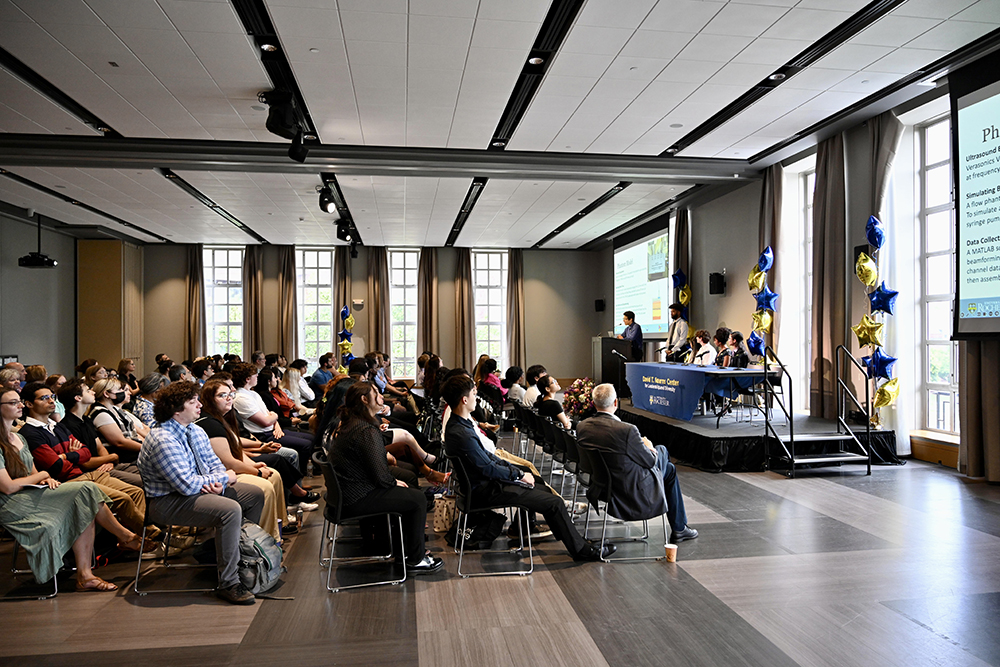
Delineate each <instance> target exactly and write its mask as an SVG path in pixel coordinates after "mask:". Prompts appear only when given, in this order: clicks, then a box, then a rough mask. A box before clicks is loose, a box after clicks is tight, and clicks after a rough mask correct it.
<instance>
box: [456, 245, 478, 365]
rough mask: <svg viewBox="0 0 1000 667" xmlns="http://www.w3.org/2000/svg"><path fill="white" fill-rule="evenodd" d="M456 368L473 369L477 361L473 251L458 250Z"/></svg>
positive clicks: (466, 249) (467, 249)
mask: <svg viewBox="0 0 1000 667" xmlns="http://www.w3.org/2000/svg"><path fill="white" fill-rule="evenodd" d="M455 250H456V252H457V260H458V261H457V268H456V271H455V367H456V368H457V367H462V368H467V369H472V367H473V366H474V365H475V361H476V318H475V309H476V304H475V296H474V294H473V288H472V250H470V249H469V248H456V249H455Z"/></svg>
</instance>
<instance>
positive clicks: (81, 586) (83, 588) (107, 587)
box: [76, 577, 118, 593]
mask: <svg viewBox="0 0 1000 667" xmlns="http://www.w3.org/2000/svg"><path fill="white" fill-rule="evenodd" d="M76 590H77V592H79V593H86V592H94V593H105V592H109V591H117V590H118V586H116V585H114V584H113V583H111V582H110V581H104V580H103V579H101V578H100V577H94V578H93V579H88V580H87V581H77V582H76Z"/></svg>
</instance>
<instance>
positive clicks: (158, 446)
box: [138, 382, 264, 604]
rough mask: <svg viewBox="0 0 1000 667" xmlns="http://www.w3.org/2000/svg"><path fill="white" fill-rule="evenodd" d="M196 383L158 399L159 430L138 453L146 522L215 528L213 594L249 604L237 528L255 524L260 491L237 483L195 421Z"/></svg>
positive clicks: (179, 385) (198, 407) (175, 386)
mask: <svg viewBox="0 0 1000 667" xmlns="http://www.w3.org/2000/svg"><path fill="white" fill-rule="evenodd" d="M198 390H199V387H198V384H197V383H196V382H175V383H172V384H170V385H169V386H168V387H165V388H164V389H162V390H161V391H160V393H159V394H158V395H157V397H156V404H155V406H154V408H153V409H154V411H155V417H156V421H157V422H159V424H160V425H159V426H158V427H157V428H154V429H153V430H152V431H151V432H150V434H149V435H148V436H147V437H146V440H145V442H144V443H143V445H142V450H141V451H140V452H139V460H138V465H139V472H140V473H141V474H142V482H143V486H144V488H145V491H146V503H147V506H148V508H149V516H150V518H151V519H152V520H153V521H155V522H157V523H162V524H174V525H179V526H212V527H214V528H215V550H216V563H217V564H218V568H219V587H218V589H217V590H216V594H217V595H218V596H219V597H220V598H222V599H223V600H226V601H227V602H231V603H233V604H253V603H254V597H253V594H252V593H250V592H249V591H248V590H247V589H246V588H245V587H244V586H243V585H242V584H241V583H240V580H239V576H238V575H237V564H238V562H239V557H240V525H241V524H242V523H243V520H244V519H246V520H247V521H251V522H253V523H258V522H259V521H260V514H261V510H262V509H263V507H264V492H263V491H261V490H260V489H259V488H257V487H255V486H252V485H249V484H241V483H237V482H236V473H234V472H233V471H232V470H226V469H225V468H224V467H223V465H222V462H221V461H220V460H219V458H218V457H217V456H216V455H215V452H213V451H212V447H211V445H210V444H209V442H208V435H207V434H206V433H205V431H204V430H203V429H202V428H201V427H200V426H197V425H196V424H194V421H195V420H196V419H198V417H199V416H200V415H201V401H199V400H198Z"/></svg>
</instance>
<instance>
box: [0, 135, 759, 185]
mask: <svg viewBox="0 0 1000 667" xmlns="http://www.w3.org/2000/svg"><path fill="white" fill-rule="evenodd" d="M287 152H288V151H287V148H286V147H285V146H284V144H279V143H273V142H238V141H195V140H179V139H108V138H103V137H67V136H52V135H39V134H0V164H4V165H7V166H11V167H13V166H32V167H77V168H95V167H97V168H106V169H108V168H110V169H114V168H121V169H131V168H135V169H154V168H156V167H163V168H166V169H176V170H197V171H237V172H257V173H260V172H266V173H280V174H317V175H318V174H320V173H322V172H335V173H336V174H337V175H338V176H345V175H361V176H412V177H423V178H475V177H490V178H504V179H520V180H524V179H535V180H554V181H589V182H602V181H603V182H609V183H616V182H618V181H630V182H632V183H653V184H660V185H689V186H690V185H695V184H697V183H706V182H710V183H711V182H727V181H734V180H735V181H746V180H756V179H758V178H759V177H760V176H759V173H758V170H757V169H756V168H753V167H751V166H750V165H749V164H748V162H747V161H746V160H726V159H719V158H682V157H674V158H662V157H656V156H643V155H606V154H595V153H557V152H546V151H537V152H529V151H486V150H475V149H455V148H410V147H391V146H390V147H386V146H346V145H323V146H317V147H316V148H313V149H312V150H311V151H310V152H309V162H308V164H300V163H297V162H293V161H291V160H289V159H288V154H287Z"/></svg>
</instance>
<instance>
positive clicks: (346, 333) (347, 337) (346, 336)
mask: <svg viewBox="0 0 1000 667" xmlns="http://www.w3.org/2000/svg"><path fill="white" fill-rule="evenodd" d="M337 335H338V336H340V340H351V336H353V335H354V334H352V333H351V332H350V331H348V330H347V329H344V330H343V331H341V332H340V333H338V334H337Z"/></svg>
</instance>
